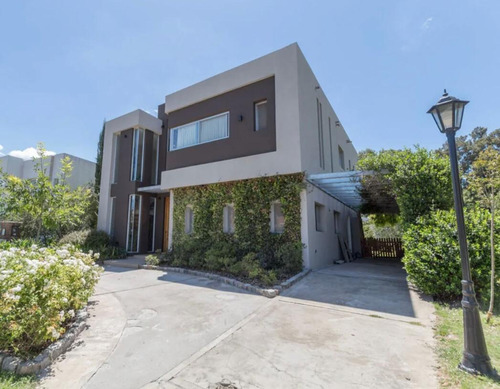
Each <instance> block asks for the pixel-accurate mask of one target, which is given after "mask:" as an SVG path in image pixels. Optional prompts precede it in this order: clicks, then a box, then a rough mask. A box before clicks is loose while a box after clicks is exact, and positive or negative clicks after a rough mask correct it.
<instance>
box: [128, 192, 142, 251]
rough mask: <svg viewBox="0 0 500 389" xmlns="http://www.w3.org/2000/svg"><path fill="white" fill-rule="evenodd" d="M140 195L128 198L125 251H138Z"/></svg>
mask: <svg viewBox="0 0 500 389" xmlns="http://www.w3.org/2000/svg"><path fill="white" fill-rule="evenodd" d="M141 197H142V196H140V195H135V194H133V195H130V196H129V200H128V230H127V251H128V252H130V253H136V252H138V251H139V231H140V228H141V227H140V225H139V221H140V220H141Z"/></svg>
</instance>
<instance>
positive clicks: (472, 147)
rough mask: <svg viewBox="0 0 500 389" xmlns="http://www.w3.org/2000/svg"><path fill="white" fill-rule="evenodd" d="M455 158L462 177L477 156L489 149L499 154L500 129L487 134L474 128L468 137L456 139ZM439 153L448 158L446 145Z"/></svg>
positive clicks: (446, 144) (482, 128)
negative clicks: (456, 157)
mask: <svg viewBox="0 0 500 389" xmlns="http://www.w3.org/2000/svg"><path fill="white" fill-rule="evenodd" d="M456 144H457V156H458V162H459V164H460V168H461V170H462V173H463V174H464V175H467V174H468V173H469V172H470V170H471V168H472V164H473V163H474V161H475V160H476V159H477V158H478V157H479V154H480V153H481V152H482V151H484V150H486V149H487V148H489V147H493V149H494V150H497V151H499V152H500V129H497V130H495V131H492V132H490V133H489V134H488V129H487V128H485V127H476V128H474V129H473V130H472V132H471V133H470V134H469V135H462V136H459V137H457V138H456ZM439 153H440V154H442V155H443V156H445V157H448V143H445V144H443V146H442V147H441V148H440V149H439Z"/></svg>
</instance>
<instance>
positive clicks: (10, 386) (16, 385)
mask: <svg viewBox="0 0 500 389" xmlns="http://www.w3.org/2000/svg"><path fill="white" fill-rule="evenodd" d="M35 386H36V381H35V378H34V377H33V376H18V375H15V374H12V373H7V372H5V371H0V389H34V388H35Z"/></svg>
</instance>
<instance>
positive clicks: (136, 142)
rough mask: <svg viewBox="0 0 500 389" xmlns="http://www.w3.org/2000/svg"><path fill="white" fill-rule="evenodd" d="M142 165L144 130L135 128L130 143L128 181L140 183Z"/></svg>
mask: <svg viewBox="0 0 500 389" xmlns="http://www.w3.org/2000/svg"><path fill="white" fill-rule="evenodd" d="M143 163H144V129H142V128H135V129H134V138H133V142H132V161H131V164H130V181H142V167H143Z"/></svg>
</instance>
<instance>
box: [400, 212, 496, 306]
mask: <svg viewBox="0 0 500 389" xmlns="http://www.w3.org/2000/svg"><path fill="white" fill-rule="evenodd" d="M489 219H490V214H489V212H488V211H486V210H482V209H468V210H466V211H465V224H466V231H467V243H468V247H469V258H470V265H471V273H472V280H473V281H474V286H475V290H476V293H477V294H478V295H480V296H481V295H482V297H483V298H487V297H488V293H489V285H490V244H489V235H490V229H489ZM499 219H500V218H499ZM499 222H500V220H497V221H496V223H495V224H496V226H497V230H496V233H495V242H496V253H497V257H496V262H497V267H498V266H499V264H500V263H499V262H500V261H499V254H500V244H499V237H500V236H499V235H500V228H498V227H499V224H500V223H499ZM403 244H404V250H405V255H404V258H403V263H404V265H405V269H406V271H407V272H408V278H409V280H410V281H411V282H412V283H414V284H415V285H416V286H417V287H418V288H419V289H421V290H422V291H423V292H424V293H426V294H429V295H432V296H434V297H436V298H438V299H442V300H452V299H457V298H459V296H460V295H461V279H462V271H461V265H460V251H459V245H458V236H457V225H456V219H455V213H454V211H435V212H433V213H431V214H430V215H428V216H425V217H420V218H418V219H417V221H416V223H414V224H412V225H410V226H409V227H408V228H407V229H406V231H405V232H404V234H403ZM497 279H498V272H497ZM497 294H498V289H497Z"/></svg>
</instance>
